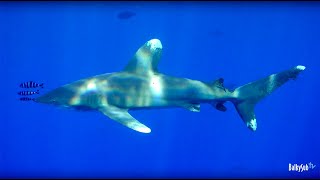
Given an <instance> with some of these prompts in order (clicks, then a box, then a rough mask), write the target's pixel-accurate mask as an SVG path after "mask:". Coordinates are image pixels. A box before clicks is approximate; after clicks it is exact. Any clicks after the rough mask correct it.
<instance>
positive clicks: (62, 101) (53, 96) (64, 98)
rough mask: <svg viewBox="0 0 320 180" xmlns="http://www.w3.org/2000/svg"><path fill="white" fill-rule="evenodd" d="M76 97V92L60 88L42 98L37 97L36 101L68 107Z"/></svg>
mask: <svg viewBox="0 0 320 180" xmlns="http://www.w3.org/2000/svg"><path fill="white" fill-rule="evenodd" d="M73 96H74V92H73V91H72V90H71V89H69V88H68V87H60V88H57V89H54V90H52V91H50V92H48V93H46V94H44V95H42V96H39V97H37V98H36V99H35V100H34V101H35V102H38V103H44V104H52V105H57V106H59V105H64V106H65V105H68V104H69V101H70V99H71V98H72V97H73Z"/></svg>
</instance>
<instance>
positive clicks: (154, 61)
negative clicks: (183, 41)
mask: <svg viewBox="0 0 320 180" xmlns="http://www.w3.org/2000/svg"><path fill="white" fill-rule="evenodd" d="M161 54H162V44H161V42H160V40H159V39H151V40H149V41H148V42H146V43H145V44H144V45H143V46H141V47H140V48H139V49H138V51H137V52H136V53H135V55H134V57H133V58H132V59H131V60H130V61H129V63H128V64H127V66H126V67H125V68H124V71H127V72H131V73H136V74H141V75H144V74H148V73H150V72H151V73H152V72H158V69H157V68H158V63H159V60H160V58H161Z"/></svg>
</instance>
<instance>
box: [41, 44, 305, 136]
mask: <svg viewBox="0 0 320 180" xmlns="http://www.w3.org/2000/svg"><path fill="white" fill-rule="evenodd" d="M161 53H162V44H161V42H160V40H158V39H151V40H149V41H148V42H146V43H145V44H144V45H143V46H141V47H140V48H139V49H138V51H137V52H136V53H135V55H134V57H133V58H132V59H131V60H130V61H129V63H128V64H127V66H126V67H125V68H124V69H123V70H122V71H119V72H115V73H107V74H102V75H97V76H93V77H89V78H85V79H81V80H78V81H75V82H72V83H70V84H66V85H64V86H61V87H59V88H56V89H54V90H52V91H50V92H48V93H46V94H44V95H42V96H40V97H38V98H36V99H35V102H38V103H46V104H53V105H58V106H64V107H72V108H75V109H78V110H97V111H100V112H102V113H103V114H104V115H106V116H108V117H109V118H110V119H113V120H115V121H117V122H119V123H121V124H123V125H124V126H127V127H129V128H131V129H133V130H136V131H138V132H142V133H150V132H151V129H150V128H149V127H147V126H145V125H144V124H142V123H140V122H139V121H138V120H136V119H135V118H134V117H132V116H131V115H130V114H129V112H128V111H129V110H134V109H146V108H161V107H182V108H186V109H188V110H190V111H193V112H200V104H201V103H209V104H211V105H213V106H214V107H215V108H216V109H217V110H220V111H226V110H227V109H226V107H225V106H224V105H223V104H224V103H225V102H226V101H231V102H232V103H233V104H234V106H235V108H236V109H237V111H238V113H239V115H240V117H241V119H242V120H243V121H244V122H245V124H246V125H247V127H248V128H249V129H251V130H253V131H255V130H256V129H257V121H256V118H255V114H254V106H255V104H256V103H257V102H258V101H259V100H261V99H262V98H264V97H265V96H267V95H269V94H270V93H271V92H273V91H274V90H275V89H277V88H278V87H280V86H281V85H282V84H284V83H285V82H287V81H288V80H290V79H295V78H296V77H297V75H298V74H299V73H300V72H301V71H303V70H304V69H305V67H304V66H301V65H298V66H295V67H293V68H291V69H289V70H285V71H282V72H280V73H276V74H272V75H270V76H268V77H266V78H263V79H260V80H258V81H255V82H251V83H248V84H246V85H244V86H240V87H238V88H236V89H234V90H229V89H227V88H225V87H224V86H223V81H224V80H223V79H222V78H219V79H217V80H215V81H213V82H202V81H198V80H192V79H187V78H178V77H172V76H168V75H165V74H162V73H160V72H159V71H158V69H157V65H158V62H159V60H160V58H161Z"/></svg>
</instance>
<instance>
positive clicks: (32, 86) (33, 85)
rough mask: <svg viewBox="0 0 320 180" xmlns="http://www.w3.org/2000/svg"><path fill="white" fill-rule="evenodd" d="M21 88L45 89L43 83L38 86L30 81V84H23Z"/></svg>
mask: <svg viewBox="0 0 320 180" xmlns="http://www.w3.org/2000/svg"><path fill="white" fill-rule="evenodd" d="M20 87H21V88H36V87H41V88H43V83H41V84H38V83H35V82H33V81H29V82H24V83H21V84H20Z"/></svg>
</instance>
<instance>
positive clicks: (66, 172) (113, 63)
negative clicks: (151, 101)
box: [0, 2, 320, 178]
mask: <svg viewBox="0 0 320 180" xmlns="http://www.w3.org/2000/svg"><path fill="white" fill-rule="evenodd" d="M124 11H131V12H132V13H133V14H135V15H133V16H130V17H127V18H119V16H118V15H119V13H121V12H124ZM319 32H320V3H319V2H313V3H311V2H309V3H303V2H281V3H277V2H229V3H222V2H211V3H204V2H203V3H195V2H185V3H179V2H175V3H169V2H162V3H160V2H159V3H155V2H153V3H152V2H149V3H148V2H139V3H138V2H131V3H129V2H121V3H116V2H95V3H88V2H68V3H67V2H65V3H62V2H61V3H57V2H44V3H40V2H33V3H31V2H29V3H23V2H15V3H9V2H1V3H0V59H1V61H0V63H1V64H0V65H1V68H0V75H1V110H0V112H1V117H0V118H1V120H0V177H106V178H109V177H129V178H137V177H151V178H157V177H200V178H205V177H211V178H216V177H241V178H243V177H320V153H319V152H320V140H319V139H320V133H319V129H320V118H319V110H318V105H319V104H318V101H319V95H318V93H319V90H318V89H319V79H320V78H319V77H320V70H319V67H320V33H319ZM152 38H158V39H160V40H161V42H162V45H163V55H162V60H161V61H160V63H159V70H160V72H162V73H164V74H168V75H172V76H177V77H186V78H191V79H197V80H202V81H213V80H215V79H217V78H219V77H223V78H224V79H225V85H226V86H227V87H232V88H234V87H237V86H240V85H243V84H245V83H248V82H251V81H254V80H257V79H260V78H263V77H265V76H268V75H270V74H273V73H276V72H280V71H282V70H286V69H289V68H292V67H294V66H296V65H304V66H306V70H305V71H304V72H302V73H301V74H300V76H299V77H298V78H297V79H296V81H290V82H288V83H286V84H285V85H283V86H282V87H281V88H279V89H278V90H276V91H275V92H274V93H272V94H271V95H270V96H268V97H267V98H265V99H264V100H262V101H261V102H260V103H259V104H258V105H257V106H256V109H255V112H256V117H257V122H258V129H257V131H256V132H252V131H250V130H249V129H248V128H247V127H246V126H245V124H244V123H243V122H242V120H241V119H240V117H239V115H238V114H237V112H236V110H235V109H234V107H233V105H232V104H231V103H226V107H227V108H228V111H227V112H220V111H217V110H216V109H214V108H213V107H212V106H210V105H208V104H203V105H202V106H201V112H200V113H194V112H191V111H188V110H186V109H182V108H171V109H158V110H157V109H154V110H140V111H131V112H130V113H131V114H132V115H133V116H134V117H135V118H136V119H138V120H139V121H141V122H142V123H144V124H146V125H147V126H148V127H150V128H151V129H152V132H151V133H150V134H142V133H138V132H135V131H133V130H131V129H128V128H126V127H124V126H122V125H120V124H118V123H116V122H114V121H112V120H110V119H109V118H108V117H106V116H104V115H103V114H102V113H99V112H78V111H74V110H68V109H63V108H57V107H54V106H50V105H45V104H37V103H32V102H23V101H19V100H18V98H19V96H18V95H17V92H18V91H20V90H21V89H20V88H19V84H20V83H21V82H25V81H29V80H33V81H36V82H44V83H45V88H44V89H42V90H41V93H45V92H48V91H49V90H52V89H54V88H56V87H59V86H62V85H64V84H67V83H70V82H73V81H75V80H79V79H82V78H86V77H89V76H93V75H98V74H103V73H107V72H116V71H120V70H122V68H123V67H124V66H125V65H126V64H127V62H128V61H129V60H130V59H131V58H132V57H133V55H134V53H135V52H136V50H137V49H138V48H139V47H140V46H141V45H143V44H144V43H145V42H147V41H148V40H150V39H152ZM310 162H311V163H313V164H314V165H316V166H315V168H314V169H309V170H308V171H305V172H292V171H289V169H288V166H289V164H299V165H300V164H307V163H310Z"/></svg>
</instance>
